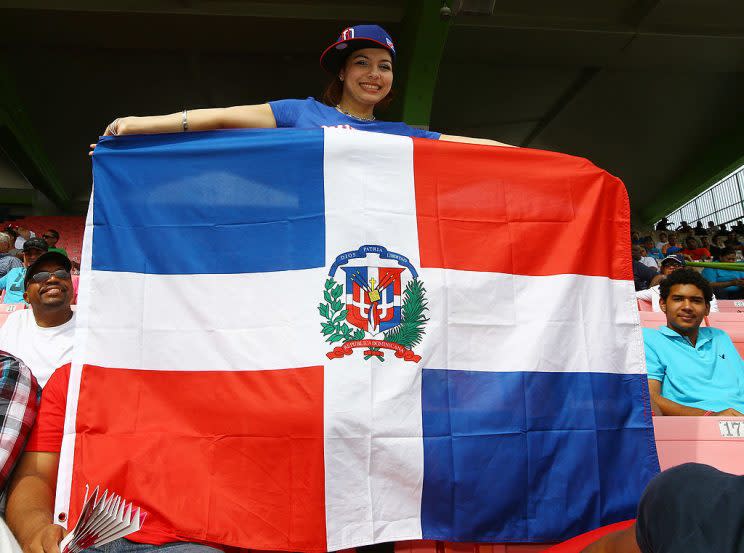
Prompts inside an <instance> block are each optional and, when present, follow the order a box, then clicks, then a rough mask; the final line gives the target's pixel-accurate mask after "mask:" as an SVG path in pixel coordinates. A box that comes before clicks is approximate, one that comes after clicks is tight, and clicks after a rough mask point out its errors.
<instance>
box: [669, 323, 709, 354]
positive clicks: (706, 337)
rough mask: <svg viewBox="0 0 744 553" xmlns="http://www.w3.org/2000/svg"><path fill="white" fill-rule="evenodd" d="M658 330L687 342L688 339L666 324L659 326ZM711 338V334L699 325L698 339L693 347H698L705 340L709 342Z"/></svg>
mask: <svg viewBox="0 0 744 553" xmlns="http://www.w3.org/2000/svg"><path fill="white" fill-rule="evenodd" d="M659 332H661V333H662V334H664V335H665V336H669V337H670V338H678V339H680V340H684V341H685V342H687V343H689V341H688V340H687V338H686V337H685V336H682V335H681V334H680V333H679V332H677V331H676V330H672V329H671V328H669V327H668V326H667V325H663V326H660V327H659ZM712 339H713V336H712V334H711V333H710V332H708V331H707V330H706V329H705V327H703V326H701V327H700V328H699V329H698V339H697V342H695V349H698V348H699V347H700V346H702V345H703V344H705V343H706V342H710V341H711V340H712Z"/></svg>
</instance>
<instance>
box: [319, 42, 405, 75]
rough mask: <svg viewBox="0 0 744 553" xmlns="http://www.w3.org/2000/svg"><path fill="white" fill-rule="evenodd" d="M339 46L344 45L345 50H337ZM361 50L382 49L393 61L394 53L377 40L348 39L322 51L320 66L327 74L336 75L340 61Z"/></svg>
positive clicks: (339, 67)
mask: <svg viewBox="0 0 744 553" xmlns="http://www.w3.org/2000/svg"><path fill="white" fill-rule="evenodd" d="M339 44H346V45H347V46H346V48H342V49H340V50H339V49H337V48H336V46H338V45H339ZM362 48H382V49H383V50H387V51H388V52H390V55H391V56H392V57H393V61H395V52H394V51H393V50H392V49H391V48H390V47H389V46H388V45H387V44H383V43H382V42H380V41H378V40H373V39H371V38H350V39H347V40H339V41H338V42H334V43H333V44H331V45H330V46H329V47H328V48H326V49H325V50H323V53H322V54H321V55H320V66H321V67H322V68H323V69H324V70H326V71H327V72H328V73H332V74H336V73H337V72H338V70H339V69H341V60H342V59H344V58H346V56H348V55H349V54H350V53H351V52H355V51H356V50H361V49H362Z"/></svg>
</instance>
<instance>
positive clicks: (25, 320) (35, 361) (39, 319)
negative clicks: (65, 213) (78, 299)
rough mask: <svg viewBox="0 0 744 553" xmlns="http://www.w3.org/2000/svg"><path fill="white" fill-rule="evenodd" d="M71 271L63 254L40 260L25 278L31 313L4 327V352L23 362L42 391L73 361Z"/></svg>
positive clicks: (0, 343)
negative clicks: (63, 366)
mask: <svg viewBox="0 0 744 553" xmlns="http://www.w3.org/2000/svg"><path fill="white" fill-rule="evenodd" d="M27 243H28V242H27ZM71 269H72V264H71V263H70V260H69V259H68V258H67V256H64V255H62V254H61V253H59V252H47V253H45V254H43V255H42V256H40V257H39V258H38V259H37V260H36V261H34V262H33V263H32V264H31V265H30V266H29V267H28V270H27V271H26V274H25V277H24V288H25V292H24V294H23V297H24V299H25V300H26V301H27V302H28V303H29V304H30V305H31V309H23V310H19V311H16V312H14V313H11V314H10V316H9V317H8V319H7V320H6V321H5V324H4V325H3V326H2V327H0V349H2V350H4V351H7V352H8V353H11V354H13V355H15V356H17V357H20V358H21V359H23V360H24V361H25V362H26V364H27V365H28V366H29V367H31V370H32V371H33V373H34V375H35V376H36V378H37V380H38V381H39V384H40V385H41V386H42V387H43V386H44V385H45V384H46V383H47V380H49V377H50V376H52V373H53V372H54V370H55V369H56V368H57V367H61V366H62V365H64V364H65V363H69V362H70V361H71V359H72V342H73V337H74V334H75V314H74V313H73V311H72V309H71V308H70V303H71V302H72V298H73V295H74V292H73V289H72V278H71V276H70V270H71Z"/></svg>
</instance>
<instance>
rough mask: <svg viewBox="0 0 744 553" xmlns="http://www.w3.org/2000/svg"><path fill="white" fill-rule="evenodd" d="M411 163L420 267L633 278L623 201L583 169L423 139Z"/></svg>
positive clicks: (615, 187) (595, 171) (550, 157)
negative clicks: (414, 186) (495, 160)
mask: <svg viewBox="0 0 744 553" xmlns="http://www.w3.org/2000/svg"><path fill="white" fill-rule="evenodd" d="M443 146H444V147H445V148H446V151H447V155H442V151H443ZM495 156H498V170H497V171H495V170H494V169H495V167H496V165H495V163H494V157H495ZM413 159H414V172H415V179H414V181H415V185H416V215H417V219H418V231H419V243H420V252H421V266H422V267H435V268H443V269H457V270H464V271H488V272H494V273H508V274H515V275H531V276H544V275H557V274H577V275H588V276H605V277H609V278H612V279H623V280H631V279H632V274H633V273H632V267H631V264H630V261H629V258H628V254H627V248H628V236H629V235H630V226H629V222H628V221H629V217H630V213H629V207H628V205H629V204H628V196H627V192H626V191H625V187H624V186H623V184H622V182H621V181H620V180H619V179H617V178H615V177H613V176H612V175H610V174H609V173H606V172H604V171H602V170H601V169H599V168H598V167H596V166H595V165H593V164H592V163H590V162H589V161H587V160H585V159H582V158H578V157H571V156H558V155H556V154H554V153H552V152H544V151H541V150H528V149H522V148H493V147H492V146H481V147H476V146H472V145H469V144H451V143H446V144H445V145H442V144H440V143H438V142H435V141H431V140H422V139H414V157H413ZM452 159H456V160H457V163H452V161H451V160H452ZM526 167H529V170H526V169H525V168H526ZM599 237H601V243H600V242H599ZM608 251H609V252H611V253H609V254H608Z"/></svg>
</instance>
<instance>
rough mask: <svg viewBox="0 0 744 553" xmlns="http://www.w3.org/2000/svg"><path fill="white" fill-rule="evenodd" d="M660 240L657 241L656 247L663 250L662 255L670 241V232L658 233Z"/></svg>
mask: <svg viewBox="0 0 744 553" xmlns="http://www.w3.org/2000/svg"><path fill="white" fill-rule="evenodd" d="M658 237H659V241H658V242H656V247H657V248H658V249H659V251H660V252H661V255H664V246H666V245H667V244H668V243H669V234H668V233H666V232H660V233H659V234H658Z"/></svg>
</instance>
